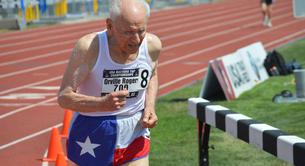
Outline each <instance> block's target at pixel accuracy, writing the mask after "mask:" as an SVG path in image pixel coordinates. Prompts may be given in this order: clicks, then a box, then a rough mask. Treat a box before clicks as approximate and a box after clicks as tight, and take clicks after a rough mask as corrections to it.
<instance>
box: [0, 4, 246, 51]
mask: <svg viewBox="0 0 305 166" xmlns="http://www.w3.org/2000/svg"><path fill="white" fill-rule="evenodd" d="M230 6H234V7H235V8H236V7H243V6H244V5H240V6H236V5H233V4H232V5H230ZM230 6H226V7H224V6H221V7H217V8H213V9H211V8H209V9H207V10H204V11H202V10H199V11H198V10H195V11H194V10H192V11H188V12H187V13H178V14H174V15H172V14H170V15H169V14H166V13H162V15H163V16H156V17H152V18H151V20H150V22H160V21H167V22H168V20H174V19H178V18H181V17H185V16H187V17H188V16H190V17H192V16H194V15H197V14H201V13H207V12H209V11H215V10H218V11H222V10H226V9H230V8H231V7H230ZM152 12H153V13H154V11H152ZM102 20H103V19H101V21H102ZM100 26H101V25H100V23H99V22H98V21H94V22H90V23H89V24H76V26H68V27H67V26H64V27H61V28H57V29H55V28H54V29H48V30H47V31H43V32H39V33H34V34H33V33H31V34H19V35H18V36H8V37H2V38H1V39H0V41H6V40H11V39H22V38H28V37H31V38H33V37H35V36H42V35H46V34H48V35H50V34H51V33H61V32H65V31H67V30H69V31H75V30H77V29H85V28H86V29H91V28H90V27H92V28H98V27H100ZM103 26H105V25H103ZM48 35H47V36H48ZM42 38H43V37H42ZM0 48H1V46H0Z"/></svg>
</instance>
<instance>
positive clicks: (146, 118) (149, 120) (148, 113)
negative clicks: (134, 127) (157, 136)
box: [142, 108, 158, 128]
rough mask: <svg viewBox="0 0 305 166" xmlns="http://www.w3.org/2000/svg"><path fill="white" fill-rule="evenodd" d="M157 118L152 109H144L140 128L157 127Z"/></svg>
mask: <svg viewBox="0 0 305 166" xmlns="http://www.w3.org/2000/svg"><path fill="white" fill-rule="evenodd" d="M157 122H158V117H157V115H156V112H155V109H154V108H145V110H144V113H143V118H142V126H143V127H145V128H154V127H155V126H156V125H157Z"/></svg>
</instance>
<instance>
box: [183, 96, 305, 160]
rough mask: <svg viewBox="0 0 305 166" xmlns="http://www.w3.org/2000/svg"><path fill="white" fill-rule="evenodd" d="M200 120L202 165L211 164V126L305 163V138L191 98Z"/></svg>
mask: <svg viewBox="0 0 305 166" xmlns="http://www.w3.org/2000/svg"><path fill="white" fill-rule="evenodd" d="M188 110H189V114H190V115H191V116H193V117H195V118H197V120H198V145H199V166H208V165H209V135H210V130H211V126H213V127H216V128H218V129H220V130H222V131H224V132H226V133H228V134H230V135H232V136H233V137H235V138H237V139H240V140H243V141H244V142H246V143H248V144H251V145H254V146H255V147H257V148H259V149H261V150H263V151H266V152H268V153H270V154H272V155H274V156H276V157H277V158H279V159H282V160H284V161H286V162H288V163H290V164H293V165H296V166H304V165H305V140H304V139H303V138H300V137H297V136H294V135H291V134H288V133H285V132H283V131H281V130H280V129H277V128H275V127H272V126H270V125H267V124H264V123H261V122H258V121H256V120H254V119H252V118H250V117H248V116H245V115H242V114H239V113H236V112H234V111H232V110H230V109H228V108H226V107H223V106H221V105H217V104H214V103H212V102H210V101H208V100H205V99H203V98H189V99H188Z"/></svg>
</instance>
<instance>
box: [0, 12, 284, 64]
mask: <svg viewBox="0 0 305 166" xmlns="http://www.w3.org/2000/svg"><path fill="white" fill-rule="evenodd" d="M283 10H286V8H284V9H281V10H279V11H277V12H282V11H283ZM251 12H252V11H251ZM239 14H241V13H237V14H236V15H239ZM244 14H245V13H244ZM230 16H231V15H228V17H230ZM255 17H258V15H254V16H249V17H244V18H241V19H235V20H233V21H229V22H223V23H220V24H213V25H211V26H205V27H201V26H199V28H196V29H192V30H191V31H186V32H181V33H175V34H173V35H167V36H164V37H160V38H161V40H164V41H165V40H167V39H171V38H175V37H179V36H184V35H188V34H192V33H196V32H199V31H203V30H208V29H212V28H215V27H219V26H225V25H229V24H231V23H236V22H241V21H245V20H248V19H252V18H255ZM219 18H222V17H219ZM278 18H282V17H274V20H277V19H278ZM215 19H216V20H217V19H218V18H212V19H204V20H202V21H197V22H192V23H190V24H187V25H183V26H182V25H180V26H179V25H177V26H175V27H172V28H164V29H160V30H156V31H154V33H157V32H163V31H168V30H173V29H179V28H182V27H192V26H194V25H199V24H202V23H205V22H209V21H215ZM70 41H71V42H73V41H74V40H70ZM71 49H72V48H69V49H65V50H62V51H55V52H52V53H47V54H41V55H38V56H32V57H30V58H25V59H21V60H15V61H8V62H4V63H0V67H1V66H6V65H11V64H16V63H20V62H26V61H30V60H34V59H39V58H44V57H49V56H56V55H58V54H61V53H66V52H71Z"/></svg>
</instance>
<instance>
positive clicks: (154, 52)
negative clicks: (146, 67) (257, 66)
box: [147, 33, 162, 60]
mask: <svg viewBox="0 0 305 166" xmlns="http://www.w3.org/2000/svg"><path fill="white" fill-rule="evenodd" d="M147 44H148V51H149V53H150V55H151V58H152V59H153V60H156V59H158V56H159V53H160V51H161V49H162V42H161V40H160V38H159V37H158V36H156V35H154V34H152V33H148V34H147Z"/></svg>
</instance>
